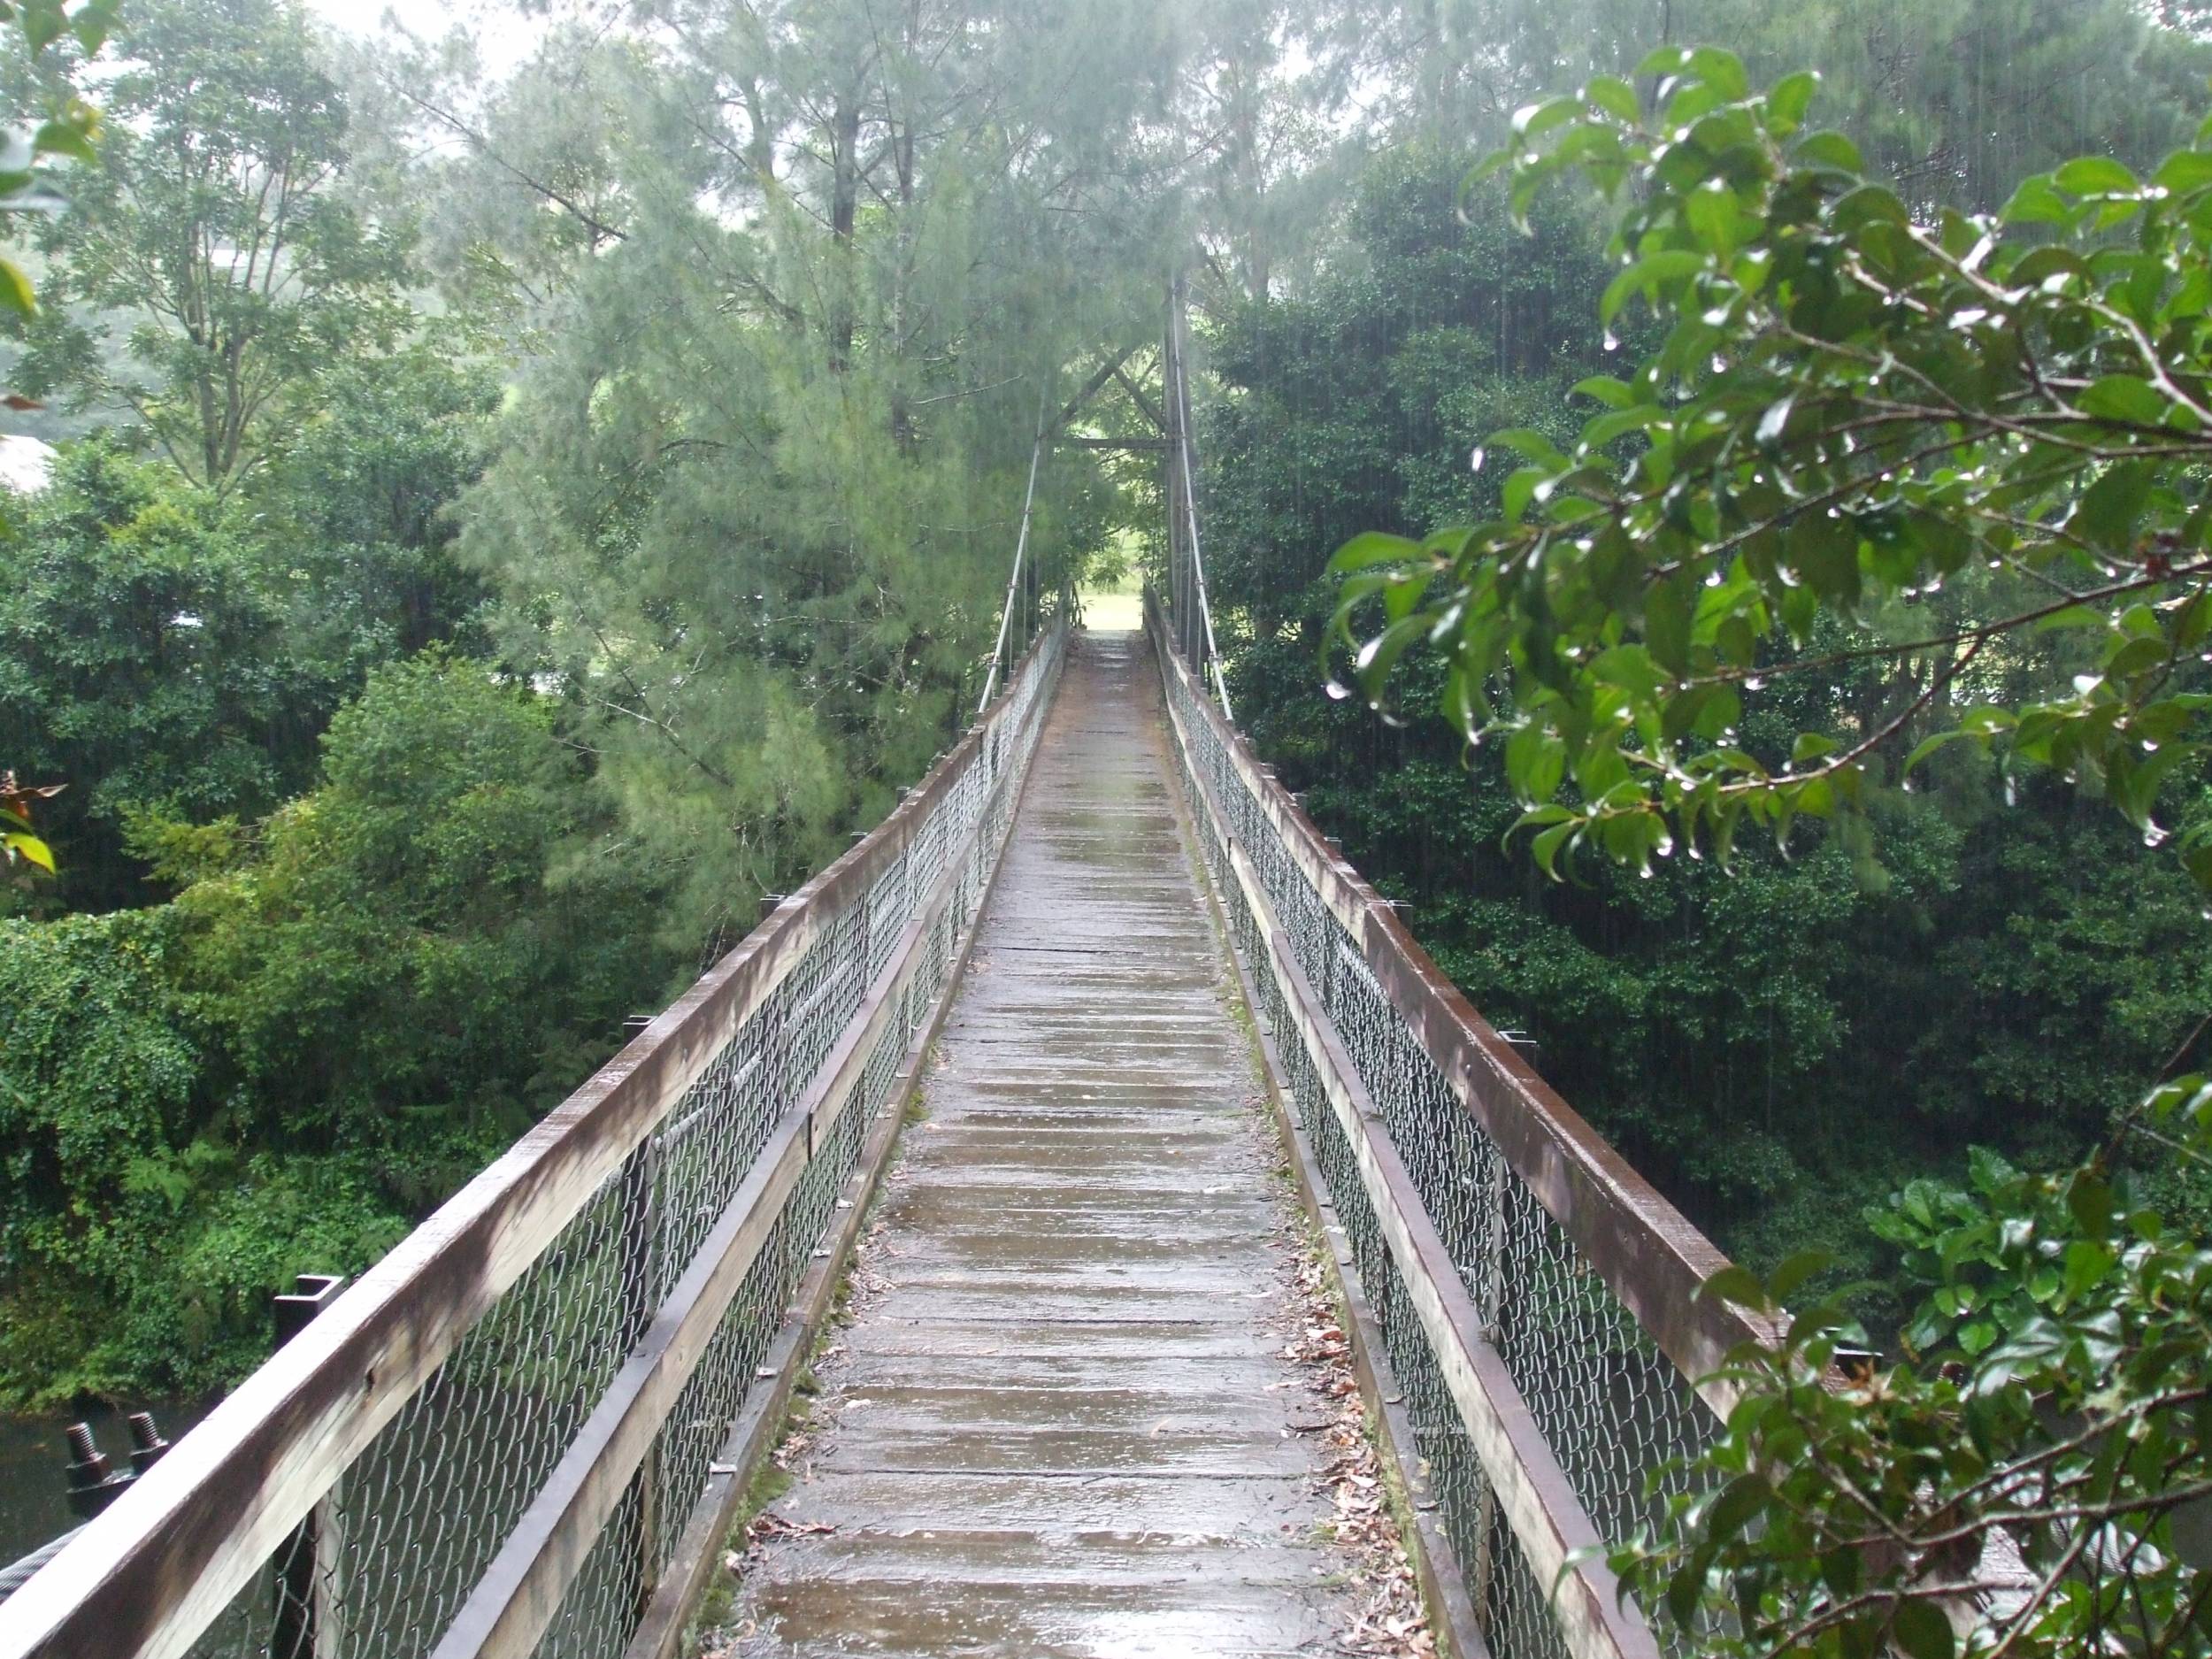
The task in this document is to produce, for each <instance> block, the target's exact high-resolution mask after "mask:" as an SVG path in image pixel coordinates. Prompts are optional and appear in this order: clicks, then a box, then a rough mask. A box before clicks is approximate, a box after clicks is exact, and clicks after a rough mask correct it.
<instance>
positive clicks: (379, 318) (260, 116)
mask: <svg viewBox="0 0 2212 1659" xmlns="http://www.w3.org/2000/svg"><path fill="white" fill-rule="evenodd" d="M118 43H119V62H118V65H117V73H116V75H115V77H114V79H113V80H112V81H111V82H110V83H109V85H108V88H107V106H108V110H109V113H110V118H111V127H110V129H109V136H108V140H107V142H106V143H105V144H104V147H103V149H102V151H101V156H100V167H99V172H98V173H97V175H96V178H94V179H93V180H91V181H90V182H88V185H87V187H86V188H85V189H84V191H83V192H82V202H81V207H82V211H78V212H74V213H72V214H69V215H67V216H65V217H64V218H61V219H57V220H56V221H54V223H53V224H52V225H51V226H50V228H49V229H48V231H47V233H46V234H45V235H44V237H43V238H42V243H41V246H42V251H43V252H44V253H45V254H46V256H47V257H48V259H49V262H50V263H49V267H48V268H49V275H48V277H47V284H48V288H49V298H50V302H52V303H50V304H49V305H48V306H47V308H46V309H45V311H42V313H41V316H40V319H38V320H36V321H35V323H34V324H33V326H32V327H31V329H30V331H29V335H28V346H27V351H26V353H25V356H24V357H23V359H22V360H21V362H20V363H19V365H18V370H17V373H18V378H19V381H20V383H21V384H22V385H23V387H24V388H25V389H27V391H30V392H31V393H33V394H34V395H36V396H48V395H61V396H66V397H67V398H69V399H71V400H73V402H74V403H76V404H78V405H79V406H99V405H108V406H111V405H114V404H120V405H122V406H123V407H126V408H127V409H128V410H129V411H131V413H132V414H133V415H134V417H135V418H136V419H137V420H138V421H139V423H141V424H142V426H144V428H145V430H146V431H147V432H148V433H149V434H151V436H152V439H153V441H154V442H155V443H156V444H157V445H158V446H159V448H160V449H161V450H162V452H163V453H164V454H165V455H166V456H167V457H168V458H169V459H170V460H171V462H172V463H173V465H175V466H176V467H177V468H178V470H179V471H180V472H182V473H183V474H184V475H185V476H186V477H187V478H188V479H190V480H192V481H193V482H194V483H196V484H198V485H200V486H202V487H204V488H208V489H211V490H214V491H216V492H218V493H226V492H227V491H228V490H230V489H232V488H234V487H235V485H236V484H237V483H238V481H239V480H241V479H242V478H244V477H246V476H248V475H250V473H251V472H253V471H254V470H255V469H256V468H257V467H258V466H260V465H262V464H263V463H264V462H265V460H266V459H267V458H268V457H269V455H270V454H271V452H272V450H273V448H274V446H275V444H276V443H277V442H278V440H279V439H280V437H281V435H282V434H285V433H287V432H288V431H289V430H290V429H292V428H293V427H295V426H297V425H298V424H300V423H301V422H303V420H305V419H308V418H309V417H310V416H311V414H312V412H313V411H314V410H315V409H316V408H317V407H318V406H319V400H320V398H321V396H322V395H323V394H322V384H323V376H324V375H325V373H326V372H327V371H329V370H330V369H331V368H332V367H333V366H334V365H339V364H342V363H344V362H346V361H348V360H349V359H354V358H358V357H365V356H368V357H373V356H379V355H381V354H383V353H385V352H387V351H388V350H390V349H392V348H393V347H394V345H395V344H396V342H398V340H399V339H400V338H401V336H402V334H403V331H404V330H405V328H406V326H408V324H409V322H410V320H411V312H410V310H409V308H408V306H407V304H406V303H405V299H404V296H403V289H402V287H401V284H402V283H403V280H404V279H405V277H406V275H407V271H408V265H407V259H408V254H409V250H410V247H411V241H412V227H411V219H410V218H409V216H408V215H407V214H406V213H405V212H403V211H399V210H398V209H397V208H396V206H395V205H393V204H384V206H383V209H382V211H368V206H367V204H365V203H364V202H362V201H360V200H358V199H356V196H355V195H350V194H349V186H350V185H352V184H353V183H354V182H355V181H353V180H350V179H349V174H348V164H349V158H350V155H351V147H352V144H353V142H354V135H353V134H352V133H351V130H350V116H349V106H348V104H347V101H346V98H345V96H344V95H343V93H342V90H341V88H339V86H338V84H337V83H336V81H334V79H333V78H332V76H331V74H330V73H329V72H328V70H327V69H326V66H325V63H324V58H323V56H322V53H321V51H320V50H319V45H318V42H316V40H315V37H314V35H313V34H312V32H311V28H310V27H309V25H308V23H307V20H306V19H305V17H304V15H303V12H301V11H300V9H299V7H298V6H297V4H294V0H146V4H143V5H141V6H134V7H133V8H132V10H131V12H130V14H129V18H128V20H127V29H125V30H124V31H123V32H122V33H121V35H119V42H118Z"/></svg>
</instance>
